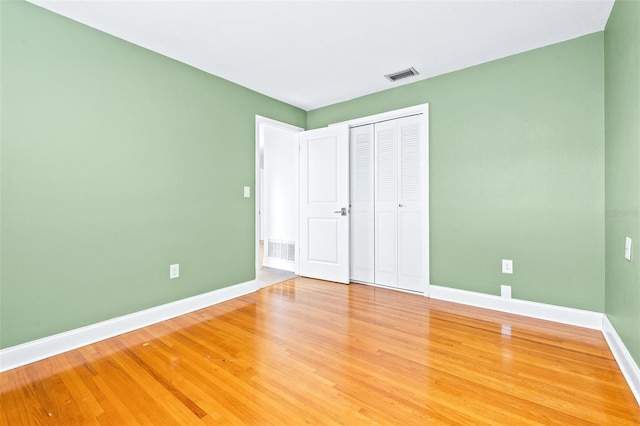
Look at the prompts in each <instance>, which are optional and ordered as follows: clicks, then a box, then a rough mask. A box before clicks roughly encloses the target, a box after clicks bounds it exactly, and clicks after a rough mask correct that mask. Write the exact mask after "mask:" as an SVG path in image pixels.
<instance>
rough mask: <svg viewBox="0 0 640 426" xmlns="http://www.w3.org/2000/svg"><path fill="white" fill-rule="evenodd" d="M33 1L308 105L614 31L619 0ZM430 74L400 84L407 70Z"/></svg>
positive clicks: (371, 91)
mask: <svg viewBox="0 0 640 426" xmlns="http://www.w3.org/2000/svg"><path fill="white" fill-rule="evenodd" d="M30 1H31V3H34V4H37V5H40V6H42V7H44V8H46V9H49V10H51V11H54V12H56V13H59V14H61V15H64V16H67V17H69V18H71V19H74V20H76V21H78V22H82V23H84V24H86V25H89V26H91V27H94V28H97V29H99V30H102V31H104V32H106V33H109V34H112V35H114V36H116V37H119V38H122V39H125V40H128V41H130V42H132V43H134V44H137V45H139V46H142V47H145V48H147V49H150V50H153V51H155V52H158V53H161V54H163V55H166V56H169V57H171V58H174V59H176V60H178V61H181V62H184V63H186V64H189V65H191V66H194V67H196V68H199V69H201V70H203V71H206V72H208V73H211V74H215V75H217V76H220V77H222V78H225V79H227V80H230V81H233V82H235V83H237V84H240V85H242V86H245V87H248V88H250V89H253V90H255V91H257V92H260V93H263V94H265V95H268V96H271V97H273V98H276V99H279V100H282V101H284V102H287V103H289V104H291V105H295V106H298V107H300V108H302V109H305V110H311V109H315V108H319V107H322V106H325V105H330V104H333V103H336V102H340V101H345V100H348V99H353V98H356V97H358V96H362V95H365V94H369V93H373V92H377V91H380V90H385V89H389V88H392V87H395V86H398V85H400V84H407V83H410V82H414V81H417V80H419V79H425V78H429V77H433V76H436V75H440V74H444V73H447V72H451V71H455V70H459V69H462V68H466V67H469V66H473V65H477V64H480V63H483V62H487V61H491V60H494V59H498V58H502V57H505V56H509V55H513V54H515V53H519V52H524V51H527V50H531V49H535V48H537V47H542V46H546V45H549V44H553V43H558V42H561V41H565V40H569V39H572V38H575V37H579V36H582V35H585V34H590V33H593V32H597V31H601V30H603V29H604V27H605V24H606V22H607V19H608V17H609V14H610V12H611V9H612V7H613V0H528V1H525V0H468V1H461V0H440V1H436V0H431V1H399V0H396V1H238V0H236V1H211V0H209V1H205V0H201V1H186V0H170V1H148V0H147V1H145V0H134V1H131V0H108V1H107V0H78V1H69V0H66V1H60V0H30ZM411 66H413V67H415V68H416V69H417V70H418V71H419V72H420V75H419V76H417V77H413V78H410V79H406V80H403V81H402V83H400V82H396V83H391V82H389V81H388V80H386V79H385V78H384V77H383V76H384V74H388V73H391V72H395V71H399V70H402V69H404V68H408V67H411Z"/></svg>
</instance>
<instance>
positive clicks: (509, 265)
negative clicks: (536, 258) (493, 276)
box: [502, 259, 513, 274]
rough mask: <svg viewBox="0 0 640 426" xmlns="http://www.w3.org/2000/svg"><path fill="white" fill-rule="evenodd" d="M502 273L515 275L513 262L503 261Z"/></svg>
mask: <svg viewBox="0 0 640 426" xmlns="http://www.w3.org/2000/svg"><path fill="white" fill-rule="evenodd" d="M502 273H503V274H513V260H509V259H502Z"/></svg>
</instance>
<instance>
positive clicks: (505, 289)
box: [500, 285, 511, 299]
mask: <svg viewBox="0 0 640 426" xmlns="http://www.w3.org/2000/svg"><path fill="white" fill-rule="evenodd" d="M500 297H502V298H503V299H511V286H510V285H501V286H500Z"/></svg>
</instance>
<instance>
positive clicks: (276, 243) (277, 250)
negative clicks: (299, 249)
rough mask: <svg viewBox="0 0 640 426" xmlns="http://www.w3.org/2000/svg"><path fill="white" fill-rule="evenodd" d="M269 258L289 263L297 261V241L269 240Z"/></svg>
mask: <svg viewBox="0 0 640 426" xmlns="http://www.w3.org/2000/svg"><path fill="white" fill-rule="evenodd" d="M267 256H268V257H272V258H274V259H282V260H286V261H289V262H295V260H296V243H295V241H285V240H273V239H271V238H269V239H268V240H267Z"/></svg>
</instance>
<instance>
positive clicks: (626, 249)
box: [624, 237, 631, 262]
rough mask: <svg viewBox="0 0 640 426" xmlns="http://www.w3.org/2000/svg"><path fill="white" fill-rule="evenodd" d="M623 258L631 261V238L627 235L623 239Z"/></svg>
mask: <svg viewBox="0 0 640 426" xmlns="http://www.w3.org/2000/svg"><path fill="white" fill-rule="evenodd" d="M624 258H625V259H627V260H628V261H629V262H631V238H629V237H626V238H625V240H624Z"/></svg>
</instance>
